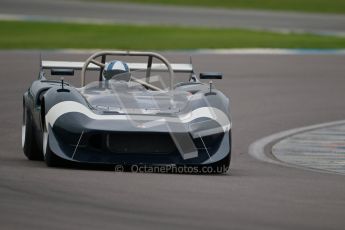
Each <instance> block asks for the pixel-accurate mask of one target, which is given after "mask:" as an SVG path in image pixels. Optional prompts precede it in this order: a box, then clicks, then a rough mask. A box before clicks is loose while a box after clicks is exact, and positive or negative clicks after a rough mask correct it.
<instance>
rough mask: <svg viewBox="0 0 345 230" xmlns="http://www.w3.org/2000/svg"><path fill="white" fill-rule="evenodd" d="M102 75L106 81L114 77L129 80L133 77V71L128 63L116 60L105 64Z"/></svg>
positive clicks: (119, 79)
mask: <svg viewBox="0 0 345 230" xmlns="http://www.w3.org/2000/svg"><path fill="white" fill-rule="evenodd" d="M102 75H103V80H105V81H108V80H110V79H113V80H118V81H126V82H129V80H130V79H131V73H130V71H129V67H128V65H127V63H125V62H122V61H116V60H114V61H111V62H108V63H106V64H105V67H104V70H103V73H102Z"/></svg>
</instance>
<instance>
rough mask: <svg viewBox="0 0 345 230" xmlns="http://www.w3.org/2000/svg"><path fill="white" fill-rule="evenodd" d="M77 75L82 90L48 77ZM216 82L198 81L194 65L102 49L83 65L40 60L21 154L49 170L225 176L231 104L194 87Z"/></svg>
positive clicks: (209, 89) (26, 100)
mask: <svg viewBox="0 0 345 230" xmlns="http://www.w3.org/2000/svg"><path fill="white" fill-rule="evenodd" d="M119 58H122V59H121V61H120V60H118V59H119ZM123 59H126V60H127V59H134V60H138V59H145V62H125V61H124V60H123ZM76 71H80V76H81V87H80V88H77V87H74V86H72V85H71V84H69V83H66V82H65V81H64V80H63V79H61V80H60V79H56V80H53V79H52V78H51V77H54V76H59V77H60V76H67V75H75V74H76V73H75V72H76ZM48 75H49V77H48ZM86 75H89V77H88V79H89V78H91V77H90V76H91V75H92V76H93V78H94V79H96V81H87V79H86ZM184 78H185V79H186V80H185V81H182V80H183V79H184ZM221 78H222V75H221V74H220V73H200V75H199V76H197V75H196V74H195V72H194V70H193V67H192V64H171V63H170V62H169V61H168V60H167V59H166V58H164V57H163V56H161V55H159V54H157V53H151V52H124V51H104V52H98V53H95V54H93V55H92V56H90V57H89V58H88V59H87V60H86V61H85V62H61V61H41V70H40V73H39V76H38V80H35V81H34V82H33V83H32V85H31V86H30V88H29V89H28V91H27V92H25V93H24V96H23V126H22V146H23V150H24V154H25V155H26V157H27V158H28V159H30V160H39V159H44V160H45V162H46V164H47V165H48V166H59V165H63V164H64V163H68V162H76V163H87V164H111V165H123V166H133V165H136V166H176V167H182V166H183V167H194V168H197V169H198V170H203V169H205V168H206V169H207V172H215V173H223V172H226V171H227V170H228V168H229V165H230V159H231V119H230V108H229V99H228V97H226V96H225V95H224V94H223V93H222V92H220V91H219V90H217V89H215V88H214V87H213V85H212V81H210V82H209V83H206V84H205V83H202V82H201V81H200V79H221ZM199 172H203V171H199Z"/></svg>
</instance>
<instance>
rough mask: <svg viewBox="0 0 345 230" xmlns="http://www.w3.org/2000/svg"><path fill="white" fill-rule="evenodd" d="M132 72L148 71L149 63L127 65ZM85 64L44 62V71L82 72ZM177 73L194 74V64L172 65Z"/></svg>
mask: <svg viewBox="0 0 345 230" xmlns="http://www.w3.org/2000/svg"><path fill="white" fill-rule="evenodd" d="M127 64H128V67H129V69H130V70H131V71H136V70H146V69H147V63H127ZM83 65H84V62H68V61H44V60H43V61H42V64H41V67H42V69H73V70H81V69H82V68H83ZM171 67H172V69H173V71H174V72H175V73H194V71H193V66H192V64H171ZM100 69H101V67H99V66H97V65H95V64H92V63H90V65H89V66H88V67H87V70H95V71H99V70H100ZM165 70H166V71H167V70H168V69H167V67H166V65H165V64H152V66H151V71H165Z"/></svg>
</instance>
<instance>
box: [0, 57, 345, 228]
mask: <svg viewBox="0 0 345 230" xmlns="http://www.w3.org/2000/svg"><path fill="white" fill-rule="evenodd" d="M166 55H167V57H168V58H169V59H171V60H173V61H179V62H182V61H188V60H189V57H188V56H187V55H185V54H178V53H166ZM43 56H44V57H46V58H48V59H60V60H62V59H66V60H83V59H86V57H87V55H83V54H79V55H66V54H55V53H44V54H43ZM38 57H39V53H38V52H19V51H17V52H15V51H12V52H10V51H8V52H7V51H2V52H0V70H1V71H0V74H1V78H0V93H1V113H0V119H1V124H0V127H1V139H0V146H1V148H0V213H1V215H0V228H1V229H35V230H36V229H265V230H269V229H274V230H276V229H289V230H291V229H313V230H316V229H320V230H324V229H344V225H345V218H344V213H345V183H344V182H345V177H344V176H340V175H333V174H324V173H319V172H313V171H306V170H302V169H297V168H290V167H285V166H280V165H276V164H269V163H264V162H261V161H258V160H256V159H254V158H252V157H251V156H249V155H248V146H249V145H250V143H252V142H253V141H255V140H257V139H259V138H262V137H264V136H267V135H269V134H272V133H276V132H279V131H282V130H286V129H291V128H296V127H300V126H305V125H312V124H316V123H322V122H327V121H333V120H342V119H344V115H345V110H344V100H343V99H344V94H345V93H344V85H345V78H344V72H345V65H344V62H345V56H344V55H319V56H318V55H299V56H295V55H215V54H212V55H208V54H195V55H194V58H193V62H194V65H195V67H196V69H197V71H205V70H209V71H222V72H224V74H225V79H224V80H222V81H217V82H215V85H216V87H218V88H220V89H221V90H223V91H224V92H225V93H226V94H227V95H228V96H230V97H231V108H232V117H233V139H234V140H233V141H234V146H233V160H232V163H231V171H230V172H229V173H228V174H226V175H220V176H207V175H176V174H143V173H139V174H138V173H115V172H113V171H106V170H88V169H84V170H80V169H65V168H47V167H46V166H45V164H44V163H43V162H32V161H28V160H26V159H25V157H24V155H23V152H22V150H21V137H20V135H21V114H22V94H23V92H24V91H25V90H26V89H27V88H28V86H29V84H30V82H31V81H32V80H34V79H35V76H36V74H37V71H38ZM73 81H74V80H73Z"/></svg>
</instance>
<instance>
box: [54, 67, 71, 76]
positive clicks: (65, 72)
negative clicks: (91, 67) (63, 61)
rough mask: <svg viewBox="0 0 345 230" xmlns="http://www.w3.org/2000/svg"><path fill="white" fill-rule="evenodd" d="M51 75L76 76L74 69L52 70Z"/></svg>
mask: <svg viewBox="0 0 345 230" xmlns="http://www.w3.org/2000/svg"><path fill="white" fill-rule="evenodd" d="M50 74H51V75H56V76H74V69H51V70H50Z"/></svg>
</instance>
